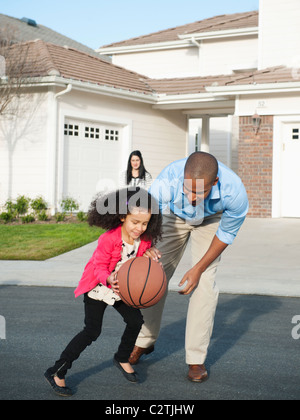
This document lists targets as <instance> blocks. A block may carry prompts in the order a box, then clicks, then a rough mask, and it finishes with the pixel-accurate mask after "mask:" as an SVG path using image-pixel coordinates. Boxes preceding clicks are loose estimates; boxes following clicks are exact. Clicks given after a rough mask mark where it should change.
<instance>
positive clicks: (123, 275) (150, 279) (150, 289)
mask: <svg viewBox="0 0 300 420" xmlns="http://www.w3.org/2000/svg"><path fill="white" fill-rule="evenodd" d="M117 277H118V281H119V295H120V298H121V299H122V301H123V302H124V303H126V305H128V306H132V307H134V308H137V309H144V308H150V306H154V305H156V304H157V303H158V302H159V301H160V300H161V299H162V297H163V296H164V294H165V293H166V291H167V278H166V274H165V272H164V270H163V268H162V267H161V266H160V264H159V263H157V262H155V261H153V260H152V259H150V258H146V257H136V258H132V259H130V260H129V261H127V262H126V263H125V264H123V265H122V266H121V268H120V270H119V272H118V276H117Z"/></svg>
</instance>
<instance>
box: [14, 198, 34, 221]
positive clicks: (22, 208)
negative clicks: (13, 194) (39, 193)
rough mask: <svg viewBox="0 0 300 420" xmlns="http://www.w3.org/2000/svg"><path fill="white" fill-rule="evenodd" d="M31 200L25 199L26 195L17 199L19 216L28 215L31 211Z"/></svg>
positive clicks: (15, 206)
mask: <svg viewBox="0 0 300 420" xmlns="http://www.w3.org/2000/svg"><path fill="white" fill-rule="evenodd" d="M29 204H30V198H28V197H25V195H21V196H19V197H18V198H17V201H16V203H15V204H14V208H15V211H16V212H17V215H18V216H20V215H23V214H26V213H27V212H28V210H29Z"/></svg>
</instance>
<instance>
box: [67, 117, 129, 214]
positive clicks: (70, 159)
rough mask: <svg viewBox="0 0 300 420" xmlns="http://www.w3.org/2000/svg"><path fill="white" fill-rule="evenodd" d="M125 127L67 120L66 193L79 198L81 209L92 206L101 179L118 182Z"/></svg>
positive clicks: (85, 209)
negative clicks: (123, 129)
mask: <svg viewBox="0 0 300 420" xmlns="http://www.w3.org/2000/svg"><path fill="white" fill-rule="evenodd" d="M121 129H122V128H121V127H117V126H115V127H114V126H109V127H108V126H106V125H101V124H95V123H90V122H84V121H72V120H68V121H66V122H65V127H64V135H65V137H64V139H65V150H64V152H65V153H64V162H65V164H64V182H63V196H64V197H67V196H69V197H72V198H75V199H76V200H77V201H78V202H79V204H80V209H81V210H84V211H87V210H88V207H89V205H90V203H91V201H92V199H93V197H94V196H95V194H96V193H97V185H99V184H101V181H102V185H103V181H104V180H106V179H108V180H110V181H112V182H114V183H115V185H117V182H118V174H119V164H120V159H121V156H120V155H121ZM104 184H105V181H104Z"/></svg>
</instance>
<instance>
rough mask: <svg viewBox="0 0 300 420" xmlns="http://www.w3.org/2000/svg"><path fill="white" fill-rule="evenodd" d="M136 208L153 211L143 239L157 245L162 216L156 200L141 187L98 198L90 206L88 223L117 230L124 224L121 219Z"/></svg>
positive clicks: (125, 189) (160, 232) (129, 188)
mask: <svg viewBox="0 0 300 420" xmlns="http://www.w3.org/2000/svg"><path fill="white" fill-rule="evenodd" d="M136 208H140V209H145V210H147V211H151V219H150V221H149V223H148V227H147V230H146V231H145V233H144V234H143V235H142V239H146V240H152V242H153V244H155V243H156V242H157V241H158V240H159V239H160V238H161V234H162V215H161V212H160V209H159V206H158V203H157V201H156V200H155V198H154V197H152V196H151V194H149V193H148V192H147V191H146V190H144V189H143V188H140V187H128V188H123V189H121V190H117V191H114V192H110V193H108V194H103V195H99V196H97V197H96V198H95V199H94V201H93V202H92V203H91V205H90V208H89V212H88V223H89V225H90V226H98V227H101V228H103V229H106V230H109V229H115V228H117V227H118V226H120V225H121V224H122V222H121V218H125V217H126V216H127V215H128V214H130V213H132V211H133V210H134V209H136Z"/></svg>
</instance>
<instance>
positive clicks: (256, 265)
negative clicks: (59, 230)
mask: <svg viewBox="0 0 300 420" xmlns="http://www.w3.org/2000/svg"><path fill="white" fill-rule="evenodd" d="M95 247H96V242H94V243H92V244H89V245H87V246H85V247H82V248H79V249H76V250H74V251H71V252H68V253H66V254H63V255H60V256H59V257H55V258H52V259H49V260H47V261H42V262H39V261H38V262H37V261H0V285H19V286H51V287H52V286H53V287H72V288H75V287H76V286H77V284H78V281H79V280H80V277H81V274H82V272H83V269H84V267H85V265H86V263H87V261H88V259H89V258H90V256H91V255H92V253H93V251H94V249H95ZM189 257H190V254H189V248H187V251H186V253H185V256H184V257H183V259H182V261H181V263H180V265H179V266H178V268H177V271H176V273H175V275H174V277H173V279H172V280H171V283H170V290H172V291H176V290H178V286H177V285H178V283H179V282H180V280H181V278H182V276H183V274H184V273H185V272H186V271H187V270H188V269H189V268H190V267H191V263H190V258H189ZM299 257H300V219H247V220H246V221H245V223H244V225H243V227H242V229H241V231H240V233H239V235H238V237H237V238H236V240H235V242H234V244H233V245H231V246H230V247H229V248H228V249H227V250H226V251H225V252H224V254H223V258H222V262H221V264H220V266H219V270H218V274H217V283H218V286H219V289H220V291H221V293H232V294H259V295H270V296H289V297H300V262H299Z"/></svg>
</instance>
